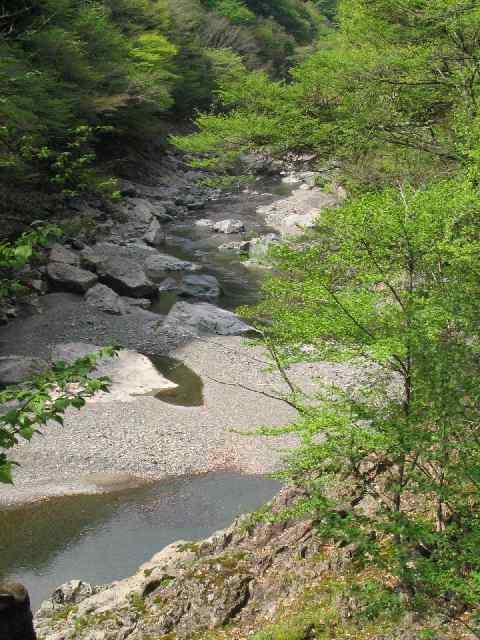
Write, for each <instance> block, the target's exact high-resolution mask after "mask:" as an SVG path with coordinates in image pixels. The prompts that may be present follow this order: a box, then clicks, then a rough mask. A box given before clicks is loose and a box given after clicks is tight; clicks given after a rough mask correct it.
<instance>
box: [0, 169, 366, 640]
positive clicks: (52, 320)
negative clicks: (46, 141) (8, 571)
mask: <svg viewBox="0 0 480 640" xmlns="http://www.w3.org/2000/svg"><path fill="white" fill-rule="evenodd" d="M255 168H257V169H258V164H257V165H255ZM265 168H266V167H265V163H263V165H262V170H263V171H265ZM280 169H281V167H278V166H276V167H273V168H272V166H269V168H268V171H267V174H268V175H262V176H257V177H256V178H255V179H254V180H253V182H251V183H250V184H249V185H248V186H244V187H242V188H241V189H239V190H237V191H236V192H234V193H230V194H221V193H219V192H218V191H215V190H212V189H208V188H203V187H200V186H197V185H196V183H195V181H196V180H197V179H198V178H201V177H202V175H201V174H199V173H197V172H192V171H190V170H189V169H188V168H186V167H185V166H183V165H182V163H181V161H180V160H178V158H176V157H174V156H172V157H171V158H170V162H169V164H168V166H167V167H165V171H164V173H163V174H162V172H160V174H159V175H158V176H157V178H156V180H154V181H153V182H154V183H151V184H149V185H142V184H138V183H133V182H127V181H125V182H124V183H123V185H122V193H123V196H124V198H123V200H122V202H121V203H120V204H119V205H116V206H115V207H113V208H112V207H111V206H108V207H104V206H103V205H102V206H101V205H100V204H99V203H94V202H93V203H87V204H85V203H82V204H81V205H78V210H77V213H76V215H78V217H79V219H81V220H83V219H84V217H85V216H87V217H89V219H92V220H95V222H96V227H95V229H96V231H95V237H92V234H91V232H89V233H86V232H83V231H82V232H79V233H77V234H70V233H69V234H67V236H66V237H65V238H64V239H63V240H62V243H57V244H55V245H53V246H52V247H50V249H49V251H48V252H46V254H45V256H44V258H45V261H44V264H42V265H37V266H36V267H35V268H33V269H31V270H29V271H25V273H24V274H23V275H22V277H23V280H24V282H25V284H26V285H27V286H28V287H29V288H30V289H31V291H32V295H31V296H30V297H29V299H28V300H27V302H26V303H25V304H23V305H20V306H18V307H16V308H11V309H7V310H6V311H7V313H6V315H7V316H8V320H9V321H8V322H6V323H5V324H4V326H3V327H2V328H1V330H0V384H11V383H15V382H21V381H22V380H23V379H27V378H28V377H29V375H32V374H34V373H37V372H38V371H41V370H42V369H43V368H45V367H47V366H48V365H49V363H51V362H54V361H56V360H59V359H61V360H66V361H71V360H73V359H75V358H76V357H78V356H81V355H83V354H85V353H87V352H89V351H92V350H95V349H96V348H98V347H99V346H101V345H104V344H106V343H107V342H109V341H115V342H117V343H120V344H121V345H122V350H121V352H120V355H119V358H118V359H116V360H114V361H111V362H103V363H101V366H100V367H99V374H103V375H105V374H106V375H109V376H110V377H111V379H112V387H111V392H110V393H109V394H100V395H98V396H96V397H94V398H92V399H91V400H89V401H88V403H87V406H86V407H84V408H83V410H82V411H81V412H76V411H74V410H71V411H70V410H69V411H68V413H67V415H66V419H65V425H64V427H63V428H60V427H59V426H58V425H52V426H49V428H48V429H46V430H45V434H44V436H43V437H41V438H40V437H38V438H35V439H34V440H33V442H32V443H22V444H20V445H19V446H18V447H17V448H16V450H15V451H14V456H15V459H16V460H17V461H18V462H19V463H20V466H19V467H18V468H17V469H16V472H15V480H16V484H15V486H14V487H4V488H3V489H2V488H0V506H3V507H4V508H5V507H7V508H9V507H15V506H17V507H18V506H19V505H21V504H26V503H31V502H35V501H39V500H45V499H47V498H50V499H53V498H55V497H59V496H68V495H70V496H75V495H88V494H102V493H108V492H116V491H125V490H131V489H134V488H135V487H142V486H143V485H148V483H152V482H158V481H161V480H162V479H165V478H171V477H188V476H195V475H196V474H206V473H209V472H217V473H231V474H232V473H233V474H234V473H243V474H252V475H254V474H265V473H268V472H272V471H275V470H278V469H279V468H280V467H281V465H282V461H283V459H284V457H285V454H286V453H287V452H288V451H290V450H291V449H292V447H294V446H295V444H296V439H295V438H294V437H293V436H282V437H279V438H276V439H266V438H262V437H258V436H255V435H251V434H250V435H248V436H245V433H246V432H252V431H254V430H255V429H256V428H257V427H258V426H259V425H261V426H270V427H271V426H281V425H285V424H287V423H289V422H291V421H293V420H294V419H295V418H296V413H295V411H294V410H293V409H292V408H291V407H290V406H289V405H288V404H286V403H285V402H283V401H282V400H281V396H282V394H284V393H285V392H286V391H287V389H286V387H285V384H284V382H283V380H282V378H281V376H280V375H278V374H277V373H275V372H274V371H272V370H271V369H270V366H269V365H270V362H269V360H268V358H267V355H266V353H265V352H264V351H263V350H262V349H261V348H259V347H256V348H252V347H250V346H247V345H246V344H245V340H244V338H245V336H249V335H251V334H252V329H251V327H249V326H248V325H246V324H245V323H244V322H243V321H242V320H241V319H239V318H238V317H237V316H236V315H235V314H234V312H233V310H234V309H235V307H236V306H238V305H239V304H251V303H254V302H255V301H256V300H258V296H259V283H260V280H261V278H262V276H263V273H264V271H265V269H266V268H268V265H267V263H266V260H265V257H266V255H267V253H268V249H269V247H270V246H271V245H272V243H278V242H282V241H283V240H284V239H285V238H286V237H289V236H292V235H299V234H301V233H303V231H304V230H305V228H310V227H312V226H313V225H314V221H315V219H316V218H317V216H318V215H319V213H321V209H322V208H324V207H327V206H334V205H335V204H336V203H338V202H339V200H340V199H341V198H342V197H343V194H342V192H341V190H338V189H333V190H332V189H330V190H329V191H325V190H324V189H322V188H320V187H318V186H316V181H317V180H318V178H319V174H315V173H313V172H311V171H307V170H302V171H299V170H298V168H295V170H294V169H293V168H292V167H290V168H287V169H285V167H283V170H282V171H281V173H279V172H280ZM274 171H276V172H277V174H276V175H273V173H274ZM331 175H332V173H331V169H327V170H326V172H325V174H324V175H323V176H320V177H321V178H322V179H325V178H326V177H328V176H331ZM165 356H169V358H167V360H168V366H165ZM172 357H173V358H174V360H172V359H171V358H172ZM162 362H163V365H162ZM172 367H173V370H174V369H175V368H176V367H181V368H182V375H175V374H174V373H172ZM185 372H186V373H185ZM291 376H292V378H293V379H294V380H295V382H296V383H297V384H299V385H301V386H303V387H304V388H306V390H307V391H308V390H313V388H314V386H315V383H314V382H313V381H314V379H315V378H316V377H320V378H322V379H324V380H327V381H332V382H335V383H336V384H350V383H351V382H352V380H354V379H355V378H356V377H357V376H358V372H357V371H355V370H353V369H352V368H348V367H343V366H341V365H331V364H328V363H323V364H322V363H320V364H305V365H301V366H300V365H299V366H296V367H294V368H293V369H292V371H291ZM190 384H192V385H193V386H192V387H190V386H189V385H190ZM193 388H195V393H193V391H192V389H193ZM172 394H173V395H172ZM176 394H178V398H177V400H178V399H180V400H178V401H174V397H175V396H176ZM193 396H195V398H193ZM190 400H191V401H190ZM162 557H163V556H162ZM182 558H183V556H182ZM252 561H253V562H256V560H255V558H254V557H253V556H252ZM142 570H143V569H142ZM147 571H150V569H149V568H147ZM87 590H88V589H87ZM132 593H133V592H132ZM82 594H83V595H84V593H83V591H82ZM62 597H63V596H62ZM82 597H83V596H82ZM242 597H243V596H242ZM75 598H77V596H75ZM76 601H77V600H76V599H74V602H76ZM235 608H236V605H234V609H235ZM62 615H63V614H62ZM47 617H48V616H47ZM40 624H41V625H42V627H44V625H45V620H43V619H42V620H41V622H40ZM46 624H47V626H48V625H50V624H51V621H49V622H47V623H46ZM208 625H210V623H208ZM208 625H207V626H208ZM167 626H168V625H167ZM174 626H175V627H177V626H178V625H177V624H176V623H175V625H174ZM200 626H201V625H200ZM194 628H196V626H194ZM42 633H43V632H42ZM45 633H46V631H45ZM62 633H63V632H62ZM41 637H42V636H41ZM46 637H49V638H50V635H47V636H46ZM52 637H55V638H57V636H56V635H53V636H52ZM60 637H63V635H60V636H58V638H60ZM88 637H90V636H88ZM92 637H93V636H92ZM96 637H97V636H95V638H96ZM98 637H99V638H100V637H102V638H103V637H107V636H104V635H101V634H100V635H99V636H98ZM108 637H110V636H108ZM111 637H112V638H113V637H115V638H117V636H116V635H112V636H111ZM118 637H120V636H118ZM121 637H122V638H123V637H127V636H125V635H122V636H121ZM139 637H140V636H139ZM142 637H143V636H142Z"/></svg>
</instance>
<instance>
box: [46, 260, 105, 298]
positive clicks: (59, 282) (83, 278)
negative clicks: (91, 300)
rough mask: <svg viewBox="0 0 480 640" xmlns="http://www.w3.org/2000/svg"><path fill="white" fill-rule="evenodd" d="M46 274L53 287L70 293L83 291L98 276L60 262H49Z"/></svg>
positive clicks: (95, 280)
mask: <svg viewBox="0 0 480 640" xmlns="http://www.w3.org/2000/svg"><path fill="white" fill-rule="evenodd" d="M47 276H48V279H49V280H50V282H51V283H52V285H53V286H54V287H55V289H58V290H60V291H71V292H72V293H85V292H86V291H88V290H89V289H90V288H91V287H93V285H94V284H96V283H97V282H98V277H97V276H96V275H95V274H93V273H91V272H90V271H85V270H84V269H80V268H79V267H74V266H73V265H70V264H64V263H62V262H51V263H50V264H49V265H48V266H47Z"/></svg>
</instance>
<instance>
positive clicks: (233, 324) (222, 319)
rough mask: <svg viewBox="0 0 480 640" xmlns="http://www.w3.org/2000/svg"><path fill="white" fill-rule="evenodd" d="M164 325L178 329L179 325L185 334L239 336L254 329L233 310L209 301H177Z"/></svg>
mask: <svg viewBox="0 0 480 640" xmlns="http://www.w3.org/2000/svg"><path fill="white" fill-rule="evenodd" d="M162 326H163V327H171V328H173V329H176V330H178V329H179V327H180V328H183V330H184V334H185V336H188V335H193V336H194V335H205V334H206V335H208V334H210V335H212V334H213V335H215V334H216V335H220V336H238V335H246V334H249V333H251V332H252V331H254V330H253V328H252V327H250V326H249V325H248V324H246V323H245V322H243V320H240V318H238V317H237V316H236V315H235V314H234V313H232V312H231V311H226V310H225V309H220V308H218V307H216V306H215V305H213V304H209V303H208V302H200V303H198V304H190V303H188V302H177V304H175V305H174V306H173V308H172V310H171V311H170V313H169V314H168V316H167V318H166V320H165V323H164V325H162Z"/></svg>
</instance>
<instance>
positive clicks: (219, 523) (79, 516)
mask: <svg viewBox="0 0 480 640" xmlns="http://www.w3.org/2000/svg"><path fill="white" fill-rule="evenodd" d="M279 486H280V485H279V484H278V482H276V481H274V480H271V479H267V478H265V477H261V476H245V475H240V474H234V473H215V474H208V475H205V476H197V477H193V478H189V479H177V480H171V481H164V482H161V483H157V484H155V485H150V486H148V487H142V488H140V489H130V490H127V491H123V492H119V493H117V494H109V495H102V496H82V497H79V496H75V497H64V498H60V499H55V500H51V501H48V502H45V503H40V504H36V505H30V506H28V507H24V508H21V509H15V510H10V511H8V510H7V511H3V512H0V576H2V577H11V578H15V579H18V580H19V581H20V582H22V583H23V584H25V585H26V586H27V588H28V589H29V591H30V594H31V598H32V607H33V609H34V610H35V609H36V608H38V606H39V604H40V603H41V602H42V600H44V599H46V598H47V597H48V596H49V595H50V594H51V592H52V591H53V590H54V589H55V588H56V587H57V586H58V585H60V584H62V583H63V582H66V581H68V580H71V579H72V578H82V579H83V580H86V581H87V582H92V583H94V584H103V583H107V582H112V581H113V580H117V579H120V578H125V577H128V576H130V575H132V574H133V573H135V571H136V570H137V569H138V567H139V565H141V564H142V563H143V562H145V561H146V560H148V559H149V558H151V556H153V555H154V554H155V553H157V552H158V551H160V550H161V549H162V548H163V547H164V546H165V545H167V544H170V543H171V542H174V541H176V540H198V539H201V538H204V537H206V536H208V535H210V534H211V533H213V532H214V531H215V530H217V529H221V528H224V527H226V526H227V525H229V524H230V523H231V521H232V520H233V518H234V517H235V516H236V515H238V514H240V513H244V512H248V511H252V510H255V509H257V508H258V507H260V506H261V505H262V504H263V503H264V502H266V501H267V500H269V499H270V498H272V497H273V495H274V494H275V493H276V492H277V491H278V489H279Z"/></svg>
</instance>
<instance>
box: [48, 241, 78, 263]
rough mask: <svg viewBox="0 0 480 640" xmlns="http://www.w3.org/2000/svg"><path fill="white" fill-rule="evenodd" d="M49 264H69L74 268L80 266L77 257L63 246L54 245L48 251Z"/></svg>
mask: <svg viewBox="0 0 480 640" xmlns="http://www.w3.org/2000/svg"><path fill="white" fill-rule="evenodd" d="M50 262H61V263H62V264H71V265H73V266H74V267H78V266H80V258H79V256H78V255H77V254H76V253H74V252H73V251H71V250H70V249H67V248H66V247H64V246H63V244H58V243H57V244H54V245H53V247H52V249H51V251H50Z"/></svg>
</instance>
